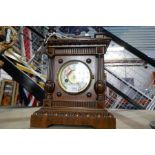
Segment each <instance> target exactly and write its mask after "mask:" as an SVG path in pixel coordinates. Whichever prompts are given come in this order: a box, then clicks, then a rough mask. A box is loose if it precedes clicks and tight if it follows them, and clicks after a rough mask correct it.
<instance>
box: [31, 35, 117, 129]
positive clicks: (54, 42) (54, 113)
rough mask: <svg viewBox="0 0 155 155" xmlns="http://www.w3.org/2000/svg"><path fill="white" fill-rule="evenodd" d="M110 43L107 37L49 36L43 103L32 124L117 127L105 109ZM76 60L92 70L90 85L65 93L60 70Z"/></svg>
mask: <svg viewBox="0 0 155 155" xmlns="http://www.w3.org/2000/svg"><path fill="white" fill-rule="evenodd" d="M109 43H110V38H107V37H103V38H102V39H101V38H97V39H96V38H93V39H91V38H73V39H58V38H56V37H53V38H51V39H49V41H48V51H47V54H48V56H49V70H48V78H47V82H46V84H45V91H46V95H45V99H44V106H43V107H42V108H41V109H40V110H38V111H36V112H35V113H34V114H33V115H32V116H31V127H38V128H47V127H48V126H50V125H54V124H63V125H88V126H92V127H94V128H111V129H114V128H116V119H115V118H114V116H113V115H112V114H110V113H109V112H108V111H107V110H106V109H105V89H106V86H105V73H104V53H105V50H106V48H107V46H108V45H109ZM73 60H74V61H80V62H82V63H84V64H85V65H86V66H87V67H88V68H89V69H90V73H91V82H90V84H89V86H88V87H87V88H86V89H85V90H84V91H82V92H80V93H78V94H74V95H73V94H69V93H67V92H65V91H64V90H63V89H62V88H61V86H59V83H58V74H59V70H60V69H61V67H62V66H63V65H64V64H65V63H67V62H69V61H73Z"/></svg>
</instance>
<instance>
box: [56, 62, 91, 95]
mask: <svg viewBox="0 0 155 155" xmlns="http://www.w3.org/2000/svg"><path fill="white" fill-rule="evenodd" d="M72 62H73V63H75V62H80V63H82V64H84V65H85V66H86V67H87V68H88V70H89V74H90V80H89V83H88V85H87V86H86V87H85V88H84V89H83V90H81V91H80V92H68V91H66V89H65V88H64V87H63V84H62V83H61V79H60V78H61V76H60V75H61V72H62V70H63V68H64V67H66V66H67V65H68V64H69V63H72ZM92 77H93V75H92V71H91V69H90V67H89V66H88V65H87V64H86V63H84V62H83V61H80V60H69V61H67V62H65V63H63V64H62V66H61V67H60V68H59V71H58V74H57V80H58V84H59V87H60V88H61V89H62V90H63V91H64V92H66V93H67V94H71V95H78V94H80V93H82V92H84V91H85V90H87V89H88V88H89V86H90V84H91V81H92Z"/></svg>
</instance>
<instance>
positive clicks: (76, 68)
mask: <svg viewBox="0 0 155 155" xmlns="http://www.w3.org/2000/svg"><path fill="white" fill-rule="evenodd" d="M90 81H91V73H90V69H89V68H88V66H87V65H85V64H84V63H82V62H80V61H69V62H67V63H65V64H64V65H63V66H62V67H61V68H60V70H59V73H58V82H59V85H60V87H61V88H62V89H63V90H64V91H65V92H68V93H73V94H76V93H80V92H82V91H83V90H85V89H86V88H87V87H88V86H89V83H90Z"/></svg>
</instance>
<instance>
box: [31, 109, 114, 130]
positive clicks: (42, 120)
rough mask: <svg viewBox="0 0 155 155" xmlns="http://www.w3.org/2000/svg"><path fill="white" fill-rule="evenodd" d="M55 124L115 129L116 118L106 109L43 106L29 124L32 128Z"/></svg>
mask: <svg viewBox="0 0 155 155" xmlns="http://www.w3.org/2000/svg"><path fill="white" fill-rule="evenodd" d="M56 124H59V125H80V126H81V125H85V126H91V127H93V128H96V129H115V128H116V119H115V118H114V116H113V115H112V114H111V113H109V112H108V111H107V110H104V109H91V108H80V107H76V108H75V107H69V108H68V107H67V108H66V107H61V108H60V107H53V108H45V107H43V108H41V109H40V110H38V111H36V112H35V113H34V114H33V115H32V116H31V123H30V126H31V127H32V128H48V126H50V125H56Z"/></svg>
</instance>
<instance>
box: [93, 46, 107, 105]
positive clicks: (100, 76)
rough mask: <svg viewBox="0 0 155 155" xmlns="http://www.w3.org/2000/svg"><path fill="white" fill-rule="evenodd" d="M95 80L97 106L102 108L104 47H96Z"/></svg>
mask: <svg viewBox="0 0 155 155" xmlns="http://www.w3.org/2000/svg"><path fill="white" fill-rule="evenodd" d="M97 53H98V54H97V63H98V64H97V72H98V75H97V81H96V83H95V86H94V87H95V92H96V94H97V107H98V108H104V102H105V73H104V47H97Z"/></svg>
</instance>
